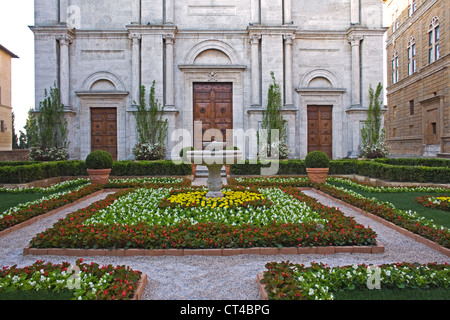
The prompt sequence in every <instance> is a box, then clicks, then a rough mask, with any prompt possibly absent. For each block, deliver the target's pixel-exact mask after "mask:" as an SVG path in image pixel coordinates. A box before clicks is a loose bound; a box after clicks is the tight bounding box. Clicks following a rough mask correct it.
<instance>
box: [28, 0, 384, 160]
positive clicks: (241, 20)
mask: <svg viewBox="0 0 450 320" xmlns="http://www.w3.org/2000/svg"><path fill="white" fill-rule="evenodd" d="M31 29H32V30H33V32H34V34H35V51H36V101H41V100H42V98H43V93H44V90H45V89H47V88H49V87H50V86H52V85H53V83H55V81H56V83H57V85H58V87H59V88H60V91H61V99H62V102H63V103H64V105H65V106H66V108H67V117H68V119H69V130H70V131H69V136H70V145H69V154H70V156H71V158H74V159H84V158H85V157H86V155H87V154H88V153H89V152H90V150H91V149H92V143H93V141H92V131H93V129H92V120H91V117H90V115H91V113H90V110H91V109H92V108H109V109H111V108H115V109H116V110H117V120H116V121H117V148H118V150H117V158H118V159H122V160H123V159H127V158H129V157H130V154H131V153H132V148H133V147H134V146H135V144H136V143H137V132H136V129H135V118H134V115H133V110H135V107H134V106H133V101H138V98H139V86H140V85H144V86H146V87H147V88H150V86H151V84H152V83H153V81H155V83H156V96H157V98H158V100H159V101H160V103H161V104H162V105H163V106H164V116H165V117H166V118H167V119H168V120H169V138H168V141H167V145H168V149H169V154H168V158H174V157H175V156H176V155H177V152H174V153H171V152H170V150H171V149H173V148H174V147H175V146H178V145H179V143H178V142H179V140H174V139H172V134H174V133H175V132H176V130H177V129H180V128H184V129H187V131H188V132H191V133H192V132H193V131H194V120H195V119H194V118H193V114H194V111H193V109H194V104H193V99H194V97H193V95H194V93H193V86H194V84H195V83H231V84H232V88H233V89H232V111H233V112H232V114H233V116H232V119H230V121H231V122H232V126H233V129H235V130H243V131H245V132H247V130H249V129H254V130H258V128H260V124H261V121H262V110H263V109H264V108H265V107H266V104H267V92H268V88H269V85H270V84H271V82H272V78H271V72H273V73H274V75H275V78H276V80H277V82H278V83H279V84H280V86H281V88H282V91H283V104H284V110H283V115H284V118H285V119H286V120H287V122H288V144H289V149H290V153H291V154H290V157H295V158H304V157H305V156H306V154H307V153H308V143H309V142H308V141H309V140H311V139H313V140H314V139H315V138H317V139H318V140H320V139H321V136H320V133H319V134H318V136H317V137H314V138H311V137H310V136H311V134H310V131H309V129H308V126H309V125H310V120H308V106H312V105H314V106H317V105H319V106H321V105H323V106H332V128H333V129H332V134H331V137H332V138H331V139H332V141H329V142H328V143H329V144H330V146H332V157H333V158H335V159H340V158H346V157H356V156H357V154H358V151H359V148H360V128H361V125H362V124H363V122H364V120H365V119H366V116H367V113H366V110H367V108H368V105H369V97H368V91H369V86H371V85H372V86H376V85H377V84H378V83H379V82H382V81H383V50H384V49H383V34H384V33H385V28H383V6H382V2H381V1H379V0H343V1H342V0H329V1H306V0H297V1H292V0H270V1H269V0H209V1H205V0H187V1H176V0H119V1H106V0H70V1H69V0H59V1H57V0H46V1H36V3H35V26H33V27H31ZM309 138H311V139H309ZM190 139H191V140H190V141H189V142H188V144H189V145H193V143H194V141H193V140H192V139H193V138H192V137H191V138H190ZM111 142H112V140H111ZM174 155H175V156H174ZM245 156H246V157H247V158H253V157H254V156H255V154H254V153H252V151H251V150H250V148H248V149H247V148H246V149H245Z"/></svg>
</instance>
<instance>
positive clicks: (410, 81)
mask: <svg viewBox="0 0 450 320" xmlns="http://www.w3.org/2000/svg"><path fill="white" fill-rule="evenodd" d="M389 4H390V7H393V8H400V9H402V10H401V11H399V14H398V19H397V20H396V21H398V28H397V29H396V30H395V28H394V27H393V26H391V27H390V28H389V31H388V42H387V60H388V61H387V62H388V63H387V74H388V113H387V116H386V129H387V141H388V142H389V143H390V145H391V153H392V155H394V156H426V157H435V156H437V155H438V154H449V153H450V103H449V94H450V92H449V79H450V73H449V71H448V66H449V63H450V57H449V45H448V43H449V42H448V37H449V34H448V30H449V29H448V23H449V22H448V14H447V13H448V12H449V9H450V7H449V3H448V1H445V0H444V1H441V0H429V1H417V10H416V12H415V13H413V14H412V15H411V16H410V13H409V8H408V5H407V3H406V7H405V3H399V4H398V5H397V6H395V2H392V3H389ZM396 10H397V9H396ZM391 11H392V10H391ZM433 17H438V18H439V26H440V28H439V29H440V40H439V42H440V58H439V59H438V60H436V61H433V62H432V63H430V62H429V49H430V46H429V34H428V31H429V26H430V23H431V21H432V19H433ZM394 20H395V19H394ZM412 37H414V39H415V45H416V52H417V53H416V57H415V59H416V64H417V71H416V72H414V73H412V74H409V72H408V51H407V50H408V43H411V42H410V41H411V39H412ZM394 52H396V53H397V54H398V58H399V67H398V71H399V78H398V81H397V82H396V83H394V82H393V76H392V73H393V65H392V59H393V57H394ZM433 131H434V132H433Z"/></svg>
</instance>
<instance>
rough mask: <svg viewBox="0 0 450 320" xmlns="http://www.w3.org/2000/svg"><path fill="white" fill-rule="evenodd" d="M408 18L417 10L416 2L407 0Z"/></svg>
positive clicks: (415, 0)
mask: <svg viewBox="0 0 450 320" xmlns="http://www.w3.org/2000/svg"><path fill="white" fill-rule="evenodd" d="M408 3H409V5H408V16H410V17H411V16H412V15H413V14H414V12H416V10H417V0H408Z"/></svg>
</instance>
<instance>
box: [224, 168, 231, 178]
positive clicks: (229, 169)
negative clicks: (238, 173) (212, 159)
mask: <svg viewBox="0 0 450 320" xmlns="http://www.w3.org/2000/svg"><path fill="white" fill-rule="evenodd" d="M225 173H226V175H227V177H229V176H230V175H231V168H230V166H225Z"/></svg>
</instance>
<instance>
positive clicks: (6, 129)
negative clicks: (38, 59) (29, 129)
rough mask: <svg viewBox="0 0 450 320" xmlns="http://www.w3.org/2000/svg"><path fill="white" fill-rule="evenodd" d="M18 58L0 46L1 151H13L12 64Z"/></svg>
mask: <svg viewBox="0 0 450 320" xmlns="http://www.w3.org/2000/svg"><path fill="white" fill-rule="evenodd" d="M18 58H19V57H18V56H17V55H15V54H14V53H12V52H11V51H9V50H8V49H7V48H5V47H4V46H2V45H1V44H0V151H10V150H12V128H13V123H12V94H11V90H12V89H11V87H12V85H11V69H12V68H11V63H12V59H18Z"/></svg>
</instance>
